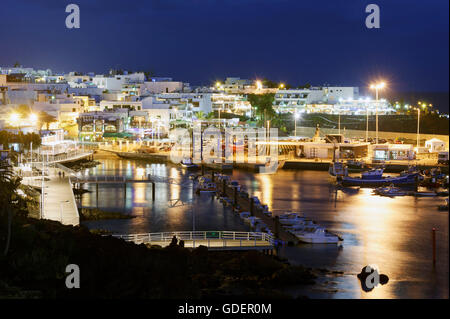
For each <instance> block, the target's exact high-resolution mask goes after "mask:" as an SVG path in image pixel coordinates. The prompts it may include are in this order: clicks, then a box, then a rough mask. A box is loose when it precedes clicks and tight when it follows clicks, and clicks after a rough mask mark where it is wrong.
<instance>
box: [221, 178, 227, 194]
mask: <svg viewBox="0 0 450 319" xmlns="http://www.w3.org/2000/svg"><path fill="white" fill-rule="evenodd" d="M226 187H227V185H226V181H225V180H222V193H223V196H227V191H226Z"/></svg>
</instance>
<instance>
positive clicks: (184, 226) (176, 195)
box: [83, 159, 448, 298]
mask: <svg viewBox="0 0 450 319" xmlns="http://www.w3.org/2000/svg"><path fill="white" fill-rule="evenodd" d="M101 161H102V165H99V166H98V167H96V168H92V169H90V172H91V173H92V174H94V175H95V174H97V175H105V174H106V175H126V176H127V177H129V178H135V179H137V178H145V177H146V175H147V174H153V175H157V176H163V177H168V178H173V179H175V180H177V181H189V179H188V175H187V174H185V173H184V172H183V171H182V170H181V169H180V168H178V167H174V166H166V165H165V164H149V163H143V162H137V161H128V160H116V159H105V160H101ZM233 179H236V180H239V181H240V182H241V183H242V184H244V185H246V187H247V189H248V191H249V193H251V194H253V195H255V196H258V197H259V198H260V200H261V202H263V203H265V204H267V205H269V207H270V208H271V209H272V210H273V211H274V212H276V213H277V214H278V213H281V212H283V211H300V212H303V213H304V214H305V215H306V216H307V217H311V218H312V219H314V220H316V221H317V222H318V223H320V224H322V225H324V226H326V227H327V228H328V229H330V230H331V231H334V232H337V233H339V234H341V235H342V237H343V238H344V242H343V244H342V246H336V245H307V244H305V245H299V246H297V247H284V248H282V250H281V254H282V255H283V256H285V257H287V258H289V260H290V261H291V262H293V263H299V264H303V265H306V266H308V267H314V268H324V269H328V270H331V271H342V272H344V273H343V274H342V275H338V276H335V275H333V276H327V277H320V278H319V279H318V282H319V284H318V285H315V286H314V287H313V288H312V289H308V290H307V291H306V292H305V294H307V295H308V296H310V297H313V298H314V297H317V298H448V213H447V212H440V211H438V210H437V205H438V204H440V202H439V201H436V199H435V198H412V197H398V198H387V197H380V196H375V195H372V193H371V190H370V189H361V190H360V191H359V192H357V193H356V194H349V193H343V192H342V191H336V190H335V188H334V187H333V186H332V185H331V183H330V182H329V179H328V174H327V173H326V172H317V171H286V170H281V171H279V172H278V173H277V174H276V175H259V174H257V175H254V174H251V173H246V172H242V171H239V172H236V171H235V172H234V173H233ZM89 190H91V191H93V192H92V193H89V194H86V195H85V196H84V197H83V206H90V207H95V206H96V196H95V186H94V185H89ZM156 190H157V192H156V200H155V201H154V202H153V201H152V197H151V196H152V192H151V184H144V183H136V184H130V185H128V186H127V196H126V200H125V202H124V198H123V197H124V196H123V195H124V192H123V186H121V185H101V186H100V187H99V193H100V195H99V208H103V209H105V210H116V211H124V212H125V213H127V214H132V215H134V216H136V218H133V219H126V220H110V221H95V222H94V221H92V222H87V223H85V224H86V225H87V226H88V227H90V228H102V229H108V230H111V231H114V232H117V233H136V232H160V231H176V230H191V229H192V209H191V207H190V205H187V206H181V207H174V208H168V202H169V200H170V199H181V200H183V201H185V202H190V201H192V200H193V201H194V207H195V224H196V225H195V228H196V230H213V229H214V230H247V228H246V226H244V225H243V223H242V222H241V221H240V219H239V218H238V217H237V216H236V215H234V214H232V213H231V211H229V209H228V208H224V207H223V206H222V204H220V203H219V202H218V201H217V200H212V199H211V197H210V196H209V195H207V196H203V195H202V196H200V197H199V196H193V193H192V188H191V186H189V187H181V186H180V185H177V184H160V183H158V184H157V188H156ZM124 203H125V206H124ZM433 227H436V228H438V232H437V256H438V259H437V266H436V269H435V270H433V267H432V249H431V248H432V243H431V229H432V228H433ZM368 264H376V265H377V266H378V267H379V269H380V272H381V273H384V274H387V275H388V276H389V279H390V280H389V283H388V284H387V285H384V286H380V287H378V288H375V289H374V290H373V291H371V292H369V293H366V292H363V291H362V290H361V288H360V284H359V281H358V279H357V278H356V274H357V273H359V272H360V271H361V269H362V268H363V267H364V266H366V265H368ZM299 293H301V292H299Z"/></svg>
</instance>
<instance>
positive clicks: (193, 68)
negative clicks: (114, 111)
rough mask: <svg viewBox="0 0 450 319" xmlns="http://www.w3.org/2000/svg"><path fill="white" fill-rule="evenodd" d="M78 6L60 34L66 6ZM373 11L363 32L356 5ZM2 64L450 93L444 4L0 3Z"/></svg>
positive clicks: (271, 0) (195, 80)
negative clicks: (376, 11) (74, 24)
mask: <svg viewBox="0 0 450 319" xmlns="http://www.w3.org/2000/svg"><path fill="white" fill-rule="evenodd" d="M69 3H76V4H78V5H79V6H80V9H81V28H80V29H72V30H69V29H66V28H65V19H66V16H67V14H66V13H65V6H66V5H67V4H69ZM369 3H376V4H378V5H379V6H380V9H381V28H380V29H367V28H366V27H365V24H364V21H365V18H366V15H367V14H366V13H365V7H366V5H368V4H369ZM0 14H1V19H0V39H1V44H0V65H12V64H13V63H14V62H15V61H19V62H20V63H21V64H22V65H24V66H33V67H39V68H47V67H49V68H51V69H54V70H56V71H73V70H77V71H94V72H107V71H108V70H109V69H110V68H111V67H115V68H128V69H132V70H136V69H146V70H147V69H150V70H153V71H154V72H156V74H157V75H159V76H171V77H173V78H174V79H177V80H182V81H187V82H191V84H195V85H196V84H201V83H209V82H210V81H213V80H215V79H216V78H223V77H224V76H227V75H228V76H240V77H242V78H255V77H267V78H271V79H273V80H276V81H286V82H289V83H292V84H294V85H298V84H304V83H307V82H309V83H311V84H313V85H322V84H330V85H358V86H360V87H362V88H364V87H367V85H368V83H369V82H370V81H371V80H372V79H374V78H376V77H383V78H385V79H387V81H388V82H389V86H390V88H391V90H393V91H448V86H449V42H448V37H449V1H448V0H427V1H425V0H422V1H414V0H387V1H379V0H370V1H357V0H327V1H324V0H315V1H300V0H220V1H219V0H145V1H144V0H127V1H124V0H123V1H122V0H121V1H118V0H109V1H93V0H82V1H81V0H72V1H58V0H52V1H36V0H2V3H1V11H0Z"/></svg>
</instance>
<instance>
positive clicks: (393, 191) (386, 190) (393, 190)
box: [374, 184, 408, 197]
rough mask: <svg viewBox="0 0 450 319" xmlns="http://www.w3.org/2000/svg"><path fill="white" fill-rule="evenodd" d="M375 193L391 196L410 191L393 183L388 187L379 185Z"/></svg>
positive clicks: (401, 194)
mask: <svg viewBox="0 0 450 319" xmlns="http://www.w3.org/2000/svg"><path fill="white" fill-rule="evenodd" d="M374 193H375V194H377V195H381V196H389V197H394V196H405V195H408V192H406V191H405V190H403V189H401V188H399V187H395V186H394V185H393V184H391V185H389V186H387V187H377V188H376V189H375V190H374Z"/></svg>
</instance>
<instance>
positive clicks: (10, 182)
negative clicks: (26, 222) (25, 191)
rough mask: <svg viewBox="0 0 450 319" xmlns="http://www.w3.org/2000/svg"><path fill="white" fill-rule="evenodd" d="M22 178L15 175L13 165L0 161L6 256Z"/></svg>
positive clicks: (0, 186) (0, 201)
mask: <svg viewBox="0 0 450 319" xmlns="http://www.w3.org/2000/svg"><path fill="white" fill-rule="evenodd" d="M20 181H21V178H20V177H18V176H15V174H14V172H13V169H12V166H11V165H10V164H9V163H8V162H6V161H1V162H0V203H2V204H1V208H0V209H1V218H2V219H3V218H4V217H5V216H6V218H7V222H6V228H7V231H6V234H7V235H6V244H5V249H4V251H3V255H4V256H6V255H7V254H8V251H9V246H10V243H11V224H12V219H13V210H14V204H15V203H16V202H17V201H18V199H19V198H18V197H19V196H18V195H17V193H16V191H17V189H18V188H19V186H20Z"/></svg>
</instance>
